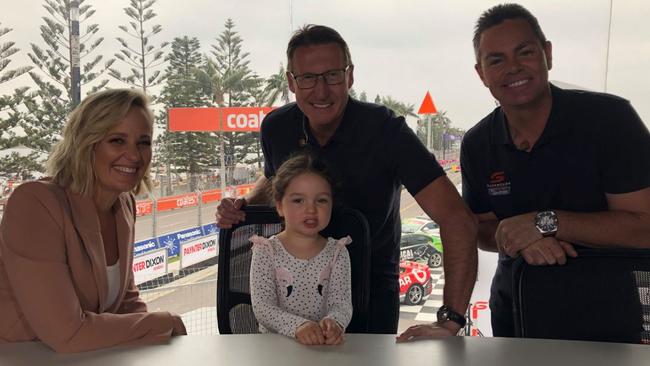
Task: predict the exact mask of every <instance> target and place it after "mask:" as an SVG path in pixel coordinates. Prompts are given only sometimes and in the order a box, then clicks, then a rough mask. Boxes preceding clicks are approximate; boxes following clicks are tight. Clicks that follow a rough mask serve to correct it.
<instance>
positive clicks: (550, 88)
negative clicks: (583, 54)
mask: <svg viewBox="0 0 650 366" xmlns="http://www.w3.org/2000/svg"><path fill="white" fill-rule="evenodd" d="M474 50H475V53H476V66H475V68H476V71H477V72H478V75H479V77H480V78H481V80H482V81H483V83H484V84H485V86H486V87H488V88H489V89H490V92H491V93H492V95H493V96H494V98H496V99H497V100H498V101H499V104H500V107H497V108H496V109H495V110H494V111H493V112H492V113H490V114H489V115H488V116H487V117H485V118H484V119H483V120H481V121H480V122H479V123H478V124H477V125H476V126H474V127H473V128H472V129H470V130H469V131H468V132H467V134H466V135H465V138H464V140H463V144H462V149H461V167H462V175H463V198H464V199H465V201H466V202H467V204H468V205H469V207H470V208H471V209H472V211H474V213H475V214H476V215H477V216H478V218H479V247H480V248H482V249H485V250H490V251H498V252H499V253H500V254H499V265H498V267H497V272H496V274H495V276H494V279H493V282H492V292H491V296H490V309H491V311H492V330H493V333H494V335H495V336H513V335H514V320H513V316H512V296H511V290H512V287H511V286H512V285H511V272H510V269H511V262H512V258H514V257H516V256H519V255H521V256H523V257H524V259H525V260H526V261H527V262H528V263H529V264H533V265H554V264H560V265H561V264H564V263H565V262H566V256H567V255H568V256H576V251H575V249H574V247H573V246H572V245H571V244H569V243H577V242H579V243H583V244H584V245H587V246H592V247H630V248H635V247H650V188H649V187H650V134H649V133H648V130H647V128H646V127H645V125H644V124H643V122H642V121H641V120H640V119H639V116H638V115H637V114H636V112H635V111H634V109H633V108H632V107H631V105H630V103H629V102H628V101H626V100H624V99H621V98H619V97H616V96H613V95H608V94H599V93H591V92H585V91H575V90H563V89H560V88H558V87H555V86H554V85H551V84H550V83H549V82H548V70H549V69H550V68H551V65H552V58H551V43H550V42H548V41H547V40H546V38H545V36H544V34H543V33H542V30H541V28H540V27H539V24H538V23H537V19H536V18H535V17H534V16H533V15H532V14H530V13H529V12H528V11H527V10H526V9H525V8H523V7H521V6H520V5H517V4H507V5H498V6H495V7H493V8H491V9H489V10H487V11H486V12H485V13H483V15H482V16H481V17H480V18H479V20H478V22H477V24H476V30H475V33H474Z"/></svg>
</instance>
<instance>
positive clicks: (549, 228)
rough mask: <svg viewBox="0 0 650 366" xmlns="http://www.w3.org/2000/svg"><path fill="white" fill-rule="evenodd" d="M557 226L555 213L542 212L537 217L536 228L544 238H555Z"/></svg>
mask: <svg viewBox="0 0 650 366" xmlns="http://www.w3.org/2000/svg"><path fill="white" fill-rule="evenodd" d="M557 226H558V221H557V214H556V213H555V211H540V212H538V213H537V215H535V227H536V228H537V230H539V233H540V234H542V236H544V237H547V236H555V234H556V233H557Z"/></svg>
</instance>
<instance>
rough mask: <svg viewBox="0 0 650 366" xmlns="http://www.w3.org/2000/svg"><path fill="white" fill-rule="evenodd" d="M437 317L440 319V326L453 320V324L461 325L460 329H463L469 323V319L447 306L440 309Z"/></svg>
mask: <svg viewBox="0 0 650 366" xmlns="http://www.w3.org/2000/svg"><path fill="white" fill-rule="evenodd" d="M436 316H437V317H438V323H439V324H442V323H444V322H446V321H447V320H451V321H452V322H454V323H456V324H458V325H460V327H461V328H462V327H464V326H465V324H466V323H467V319H465V317H464V316H462V315H461V314H458V313H457V312H455V311H454V310H452V309H451V308H450V307H449V306H447V305H442V306H441V307H440V309H438V313H437V314H436Z"/></svg>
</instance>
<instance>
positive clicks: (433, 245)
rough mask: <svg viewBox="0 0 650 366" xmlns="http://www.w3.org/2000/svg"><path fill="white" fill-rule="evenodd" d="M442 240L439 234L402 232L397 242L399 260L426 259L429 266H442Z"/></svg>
mask: <svg viewBox="0 0 650 366" xmlns="http://www.w3.org/2000/svg"><path fill="white" fill-rule="evenodd" d="M442 250H443V249H442V241H441V240H440V237H439V236H436V235H431V234H425V233H418V234H402V237H401V238H400V242H399V256H400V258H399V259H400V260H409V261H426V263H427V264H428V265H429V267H434V268H437V267H440V266H442Z"/></svg>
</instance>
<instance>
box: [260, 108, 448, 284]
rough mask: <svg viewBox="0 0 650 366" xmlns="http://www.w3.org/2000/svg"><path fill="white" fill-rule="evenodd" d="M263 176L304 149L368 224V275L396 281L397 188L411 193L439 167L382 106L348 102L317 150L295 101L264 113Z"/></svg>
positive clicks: (401, 122)
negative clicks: (324, 167) (319, 161)
mask: <svg viewBox="0 0 650 366" xmlns="http://www.w3.org/2000/svg"><path fill="white" fill-rule="evenodd" d="M261 141H262V150H263V152H264V160H265V166H264V175H265V176H266V177H267V178H271V177H273V176H274V175H275V172H276V171H277V169H278V168H279V167H280V165H281V164H282V163H283V162H284V161H285V160H286V159H287V158H288V157H289V156H290V155H291V154H292V153H294V152H296V151H299V150H302V149H310V150H311V151H312V152H313V153H314V154H316V155H317V156H319V157H320V158H321V159H322V160H323V161H324V162H325V163H326V164H327V166H328V168H329V169H330V170H331V172H332V174H333V176H334V179H335V181H337V182H338V183H339V187H337V189H336V191H335V195H336V196H337V199H338V200H339V201H341V202H342V203H343V204H344V205H345V206H347V207H351V208H354V209H357V210H359V211H361V212H362V213H363V214H364V215H365V216H366V218H367V219H368V223H369V225H370V234H371V237H372V272H373V275H385V276H386V277H387V278H391V279H393V280H394V281H397V278H398V274H399V270H398V264H399V237H400V233H401V226H400V216H399V208H400V187H401V185H402V184H403V185H404V186H405V187H406V188H407V189H408V191H409V192H410V193H411V194H412V195H415V194H416V193H418V192H419V191H420V190H421V189H422V188H424V187H425V186H426V185H428V184H429V183H431V182H432V181H433V180H435V179H436V178H438V177H440V176H442V175H444V174H445V173H444V171H443V169H442V168H441V167H440V165H439V164H438V162H437V160H436V159H435V157H434V156H433V154H431V153H430V152H429V151H427V149H426V148H425V146H424V145H423V144H422V143H421V142H420V140H419V139H418V138H417V136H415V134H414V133H413V131H412V130H411V129H410V128H409V127H408V126H407V125H406V122H405V121H404V118H402V117H395V114H394V113H393V112H392V111H391V110H390V109H388V108H386V107H384V106H380V105H376V104H370V103H364V102H360V101H357V100H354V99H352V98H350V99H349V100H348V103H347V106H346V108H345V112H344V115H343V120H342V121H341V124H340V125H339V127H338V128H337V130H336V132H335V133H334V135H333V136H332V138H331V139H330V140H329V141H328V142H327V144H325V146H320V145H319V144H318V142H317V141H316V139H315V138H314V136H313V135H312V133H311V131H310V128H309V121H308V120H307V118H306V117H305V115H304V114H303V113H302V112H301V111H300V109H299V108H298V106H297V105H296V104H295V103H290V104H287V105H285V106H283V107H281V108H278V109H275V110H274V111H272V112H271V113H269V114H268V115H267V116H266V118H265V119H264V122H263V123H262V127H261Z"/></svg>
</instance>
